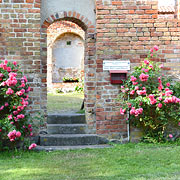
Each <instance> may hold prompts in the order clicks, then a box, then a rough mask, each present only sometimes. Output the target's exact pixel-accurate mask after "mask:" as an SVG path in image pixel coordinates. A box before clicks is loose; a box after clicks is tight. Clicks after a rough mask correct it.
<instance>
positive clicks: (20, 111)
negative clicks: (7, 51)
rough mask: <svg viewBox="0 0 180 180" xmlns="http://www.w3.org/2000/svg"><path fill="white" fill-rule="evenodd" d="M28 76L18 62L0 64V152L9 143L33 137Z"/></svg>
mask: <svg viewBox="0 0 180 180" xmlns="http://www.w3.org/2000/svg"><path fill="white" fill-rule="evenodd" d="M29 91H30V87H29V85H28V84H27V78H26V76H22V72H21V71H20V70H19V66H18V65H17V63H16V62H8V61H7V60H5V61H4V62H0V129H1V131H0V150H1V149H3V146H7V145H6V144H8V143H7V142H8V141H9V142H11V143H14V144H16V142H17V141H24V139H25V138H26V137H29V136H32V127H31V124H29V122H28V115H27V114H26V108H27V106H28V104H29V102H28V99H29V96H28V92H29Z"/></svg>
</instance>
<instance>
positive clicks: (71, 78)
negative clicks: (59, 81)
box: [63, 77, 79, 82]
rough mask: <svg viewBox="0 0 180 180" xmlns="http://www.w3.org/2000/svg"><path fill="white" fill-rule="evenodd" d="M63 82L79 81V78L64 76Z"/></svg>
mask: <svg viewBox="0 0 180 180" xmlns="http://www.w3.org/2000/svg"><path fill="white" fill-rule="evenodd" d="M63 82H79V78H73V77H63Z"/></svg>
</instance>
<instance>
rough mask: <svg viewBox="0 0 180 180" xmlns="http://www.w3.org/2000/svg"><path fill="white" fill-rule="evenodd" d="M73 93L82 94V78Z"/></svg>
mask: <svg viewBox="0 0 180 180" xmlns="http://www.w3.org/2000/svg"><path fill="white" fill-rule="evenodd" d="M75 91H76V92H78V93H84V77H83V78H82V80H81V82H80V83H78V85H77V86H76V87H75Z"/></svg>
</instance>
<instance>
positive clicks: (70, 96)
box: [47, 92, 84, 114]
mask: <svg viewBox="0 0 180 180" xmlns="http://www.w3.org/2000/svg"><path fill="white" fill-rule="evenodd" d="M83 99H84V94H80V93H76V92H73V93H63V94H50V93H49V94H48V104H47V110H48V113H49V114H54V113H65V112H77V111H79V110H80V108H81V105H82V102H83Z"/></svg>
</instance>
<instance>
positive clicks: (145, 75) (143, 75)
mask: <svg viewBox="0 0 180 180" xmlns="http://www.w3.org/2000/svg"><path fill="white" fill-rule="evenodd" d="M139 78H140V80H141V81H147V80H148V78H149V75H148V74H144V73H142V74H141V75H140V76H139Z"/></svg>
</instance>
